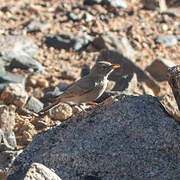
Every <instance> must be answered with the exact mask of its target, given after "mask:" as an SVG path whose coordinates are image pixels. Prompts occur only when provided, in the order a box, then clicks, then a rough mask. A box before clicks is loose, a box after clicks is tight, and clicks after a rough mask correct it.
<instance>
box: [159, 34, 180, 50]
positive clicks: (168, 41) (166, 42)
mask: <svg viewBox="0 0 180 180" xmlns="http://www.w3.org/2000/svg"><path fill="white" fill-rule="evenodd" d="M155 42H156V43H158V44H162V45H163V46H165V47H169V46H174V45H176V44H177V42H178V40H177V37H176V36H175V35H172V34H161V35H159V36H157V37H156V38H155Z"/></svg>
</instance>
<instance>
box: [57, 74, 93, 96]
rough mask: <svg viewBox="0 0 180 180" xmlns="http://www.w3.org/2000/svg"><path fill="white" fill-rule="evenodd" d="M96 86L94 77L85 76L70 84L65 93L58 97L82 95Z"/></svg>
mask: <svg viewBox="0 0 180 180" xmlns="http://www.w3.org/2000/svg"><path fill="white" fill-rule="evenodd" d="M95 86H96V83H95V81H94V79H92V78H90V77H89V76H85V77H84V78H82V79H80V80H78V81H76V82H74V83H73V84H71V85H70V86H68V87H67V88H66V89H65V90H64V93H63V94H61V95H59V96H58V97H57V98H58V99H60V98H70V97H74V96H81V95H84V94H86V93H88V92H89V91H91V90H92V89H94V87H95Z"/></svg>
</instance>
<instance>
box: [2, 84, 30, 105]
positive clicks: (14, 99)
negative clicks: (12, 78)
mask: <svg viewBox="0 0 180 180" xmlns="http://www.w3.org/2000/svg"><path fill="white" fill-rule="evenodd" d="M27 99H28V94H27V92H26V91H25V89H24V88H23V86H22V85H21V84H18V83H9V84H8V85H7V86H6V87H5V88H4V89H3V91H2V93H1V96H0V100H2V101H3V102H4V103H6V104H14V105H15V106H17V107H18V108H22V107H23V106H24V105H25V103H26V101H27Z"/></svg>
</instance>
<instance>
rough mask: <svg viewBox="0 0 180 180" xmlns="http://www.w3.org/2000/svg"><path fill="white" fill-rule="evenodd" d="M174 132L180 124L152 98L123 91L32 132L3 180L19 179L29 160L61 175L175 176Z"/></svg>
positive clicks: (66, 178)
mask: <svg viewBox="0 0 180 180" xmlns="http://www.w3.org/2000/svg"><path fill="white" fill-rule="evenodd" d="M179 136H180V126H179V123H178V122H176V121H175V120H173V119H172V117H170V116H169V115H168V114H167V112H166V111H165V110H164V108H163V107H162V105H161V104H160V103H159V102H158V100H157V99H156V98H155V97H152V96H148V95H145V96H139V97H135V96H124V97H123V98H122V97H121V98H119V100H118V101H115V102H114V103H113V104H109V105H108V106H106V108H100V109H97V110H96V111H95V112H93V113H92V114H91V115H89V117H87V118H83V116H78V117H76V118H71V119H69V120H68V121H66V122H64V123H62V124H61V125H59V126H56V127H54V128H51V129H49V130H47V131H45V132H43V133H42V134H40V135H38V136H36V137H35V139H34V140H33V141H32V142H31V143H30V144H29V145H28V147H27V148H26V149H25V150H24V152H23V153H21V154H20V155H19V156H18V157H17V158H16V160H15V163H14V167H15V172H14V173H13V174H11V175H10V176H9V177H8V180H14V179H18V180H22V179H23V177H24V176H25V174H26V171H27V170H28V169H29V167H30V166H31V164H32V163H33V162H38V163H41V164H43V165H45V166H46V167H48V168H50V169H53V170H54V171H55V173H56V174H57V175H58V176H59V177H60V178H62V179H63V180H71V179H72V180H76V179H87V178H89V177H90V178H96V179H103V180H109V179H112V180H116V179H122V180H130V179H131V180H132V179H153V180H162V179H163V180H168V179H179V178H180V172H179V167H180V163H179V162H180V152H179V149H180V139H179Z"/></svg>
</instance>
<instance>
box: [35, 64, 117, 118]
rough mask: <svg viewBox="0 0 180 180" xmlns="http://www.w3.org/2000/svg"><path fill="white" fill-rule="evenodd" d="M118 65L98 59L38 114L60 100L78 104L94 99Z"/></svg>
mask: <svg viewBox="0 0 180 180" xmlns="http://www.w3.org/2000/svg"><path fill="white" fill-rule="evenodd" d="M119 67H120V65H119V64H111V63H110V62H106V61H98V62H97V63H96V64H95V65H94V66H93V68H92V69H91V70H90V73H89V74H88V75H87V76H84V77H83V78H81V79H79V80H78V81H76V82H74V83H72V84H71V85H70V86H68V87H67V88H66V89H65V90H64V92H63V93H62V94H60V95H58V96H56V97H55V99H56V101H55V102H54V103H52V104H51V105H49V106H47V107H45V108H43V109H42V110H41V111H40V112H39V113H38V114H39V115H43V114H44V113H45V112H47V111H49V110H50V109H52V108H54V107H56V106H58V105H59V103H60V102H74V103H75V104H77V105H80V104H81V103H87V102H92V101H94V100H96V99H97V98H99V97H100V96H101V95H102V94H103V92H104V91H105V89H106V87H107V83H108V79H107V78H108V76H109V75H110V73H111V72H112V71H113V70H114V69H117V68H119Z"/></svg>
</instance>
